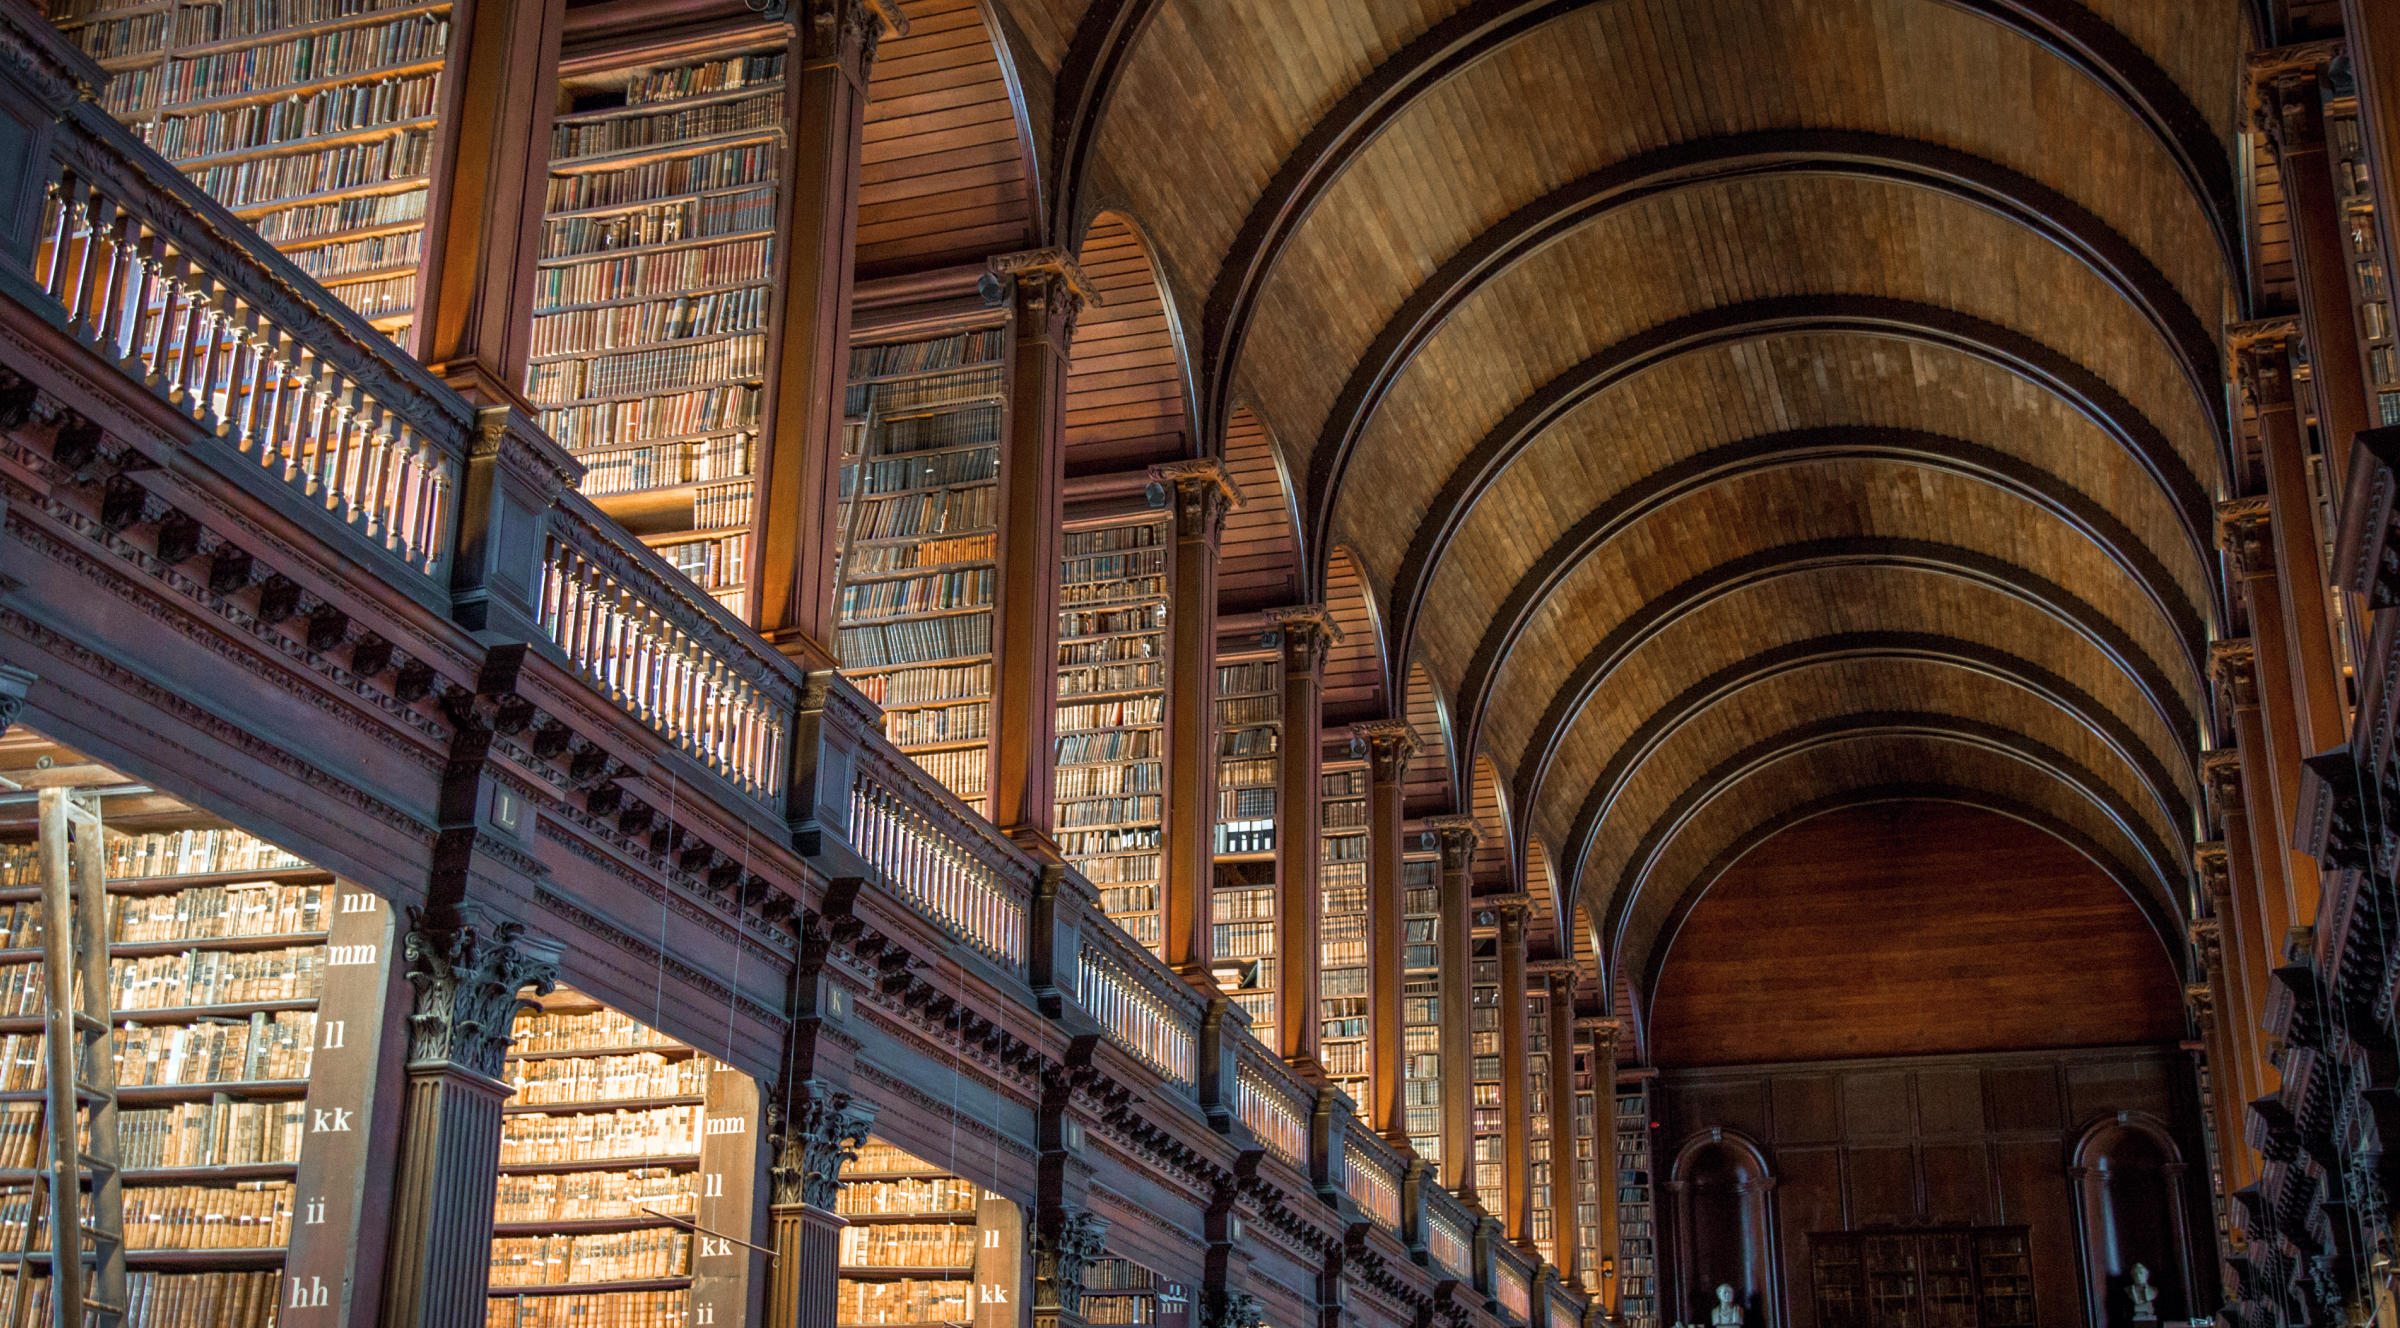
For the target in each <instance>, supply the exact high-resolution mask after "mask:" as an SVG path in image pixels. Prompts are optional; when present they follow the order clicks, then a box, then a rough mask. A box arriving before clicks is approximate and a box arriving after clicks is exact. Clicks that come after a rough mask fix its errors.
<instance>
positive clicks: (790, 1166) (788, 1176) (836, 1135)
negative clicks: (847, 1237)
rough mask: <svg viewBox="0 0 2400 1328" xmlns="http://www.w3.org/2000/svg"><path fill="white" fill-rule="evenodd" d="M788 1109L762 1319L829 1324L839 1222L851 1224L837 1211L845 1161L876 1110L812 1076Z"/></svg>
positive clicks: (834, 1313) (810, 1327)
mask: <svg viewBox="0 0 2400 1328" xmlns="http://www.w3.org/2000/svg"><path fill="white" fill-rule="evenodd" d="M785 1111H786V1112H788V1115H784V1116H783V1119H782V1120H781V1121H780V1122H779V1124H780V1126H781V1128H780V1129H779V1130H778V1131H777V1132H776V1133H775V1136H774V1138H773V1140H772V1141H771V1142H772V1146H773V1148H774V1150H775V1162H774V1168H773V1173H772V1174H773V1177H774V1186H775V1193H774V1204H773V1206H772V1208H771V1210H770V1211H771V1212H772V1213H773V1216H774V1230H775V1262H774V1263H773V1264H772V1265H771V1270H770V1271H769V1273H768V1275H767V1319H766V1321H767V1322H768V1323H771V1324H774V1325H776V1326H777V1328H833V1325H834V1324H835V1323H837V1322H839V1320H840V1314H839V1312H838V1311H839V1309H840V1299H839V1297H838V1295H837V1294H836V1288H835V1278H834V1269H835V1268H836V1267H837V1266H838V1264H839V1255H840V1253H841V1241H842V1228H844V1227H846V1226H848V1225H850V1224H849V1223H848V1222H847V1221H845V1220H843V1219H842V1218H841V1217H840V1216H839V1215H838V1214H836V1213H835V1212H834V1206H835V1203H836V1201H837V1200H838V1199H839V1198H840V1197H841V1192H842V1186H841V1175H842V1164H843V1163H844V1162H847V1161H849V1160H850V1159H852V1158H854V1157H857V1156H858V1146H859V1145H860V1144H862V1143H864V1142H866V1138H867V1131H869V1130H871V1129H873V1128H874V1126H875V1113H876V1109H875V1107H874V1106H873V1105H871V1104H868V1103H863V1102H859V1101H857V1100H855V1099H853V1098H852V1097H851V1096H850V1095H849V1094H848V1093H844V1092H841V1091H840V1090H838V1089H836V1088H835V1087H834V1086H833V1085H832V1084H829V1083H827V1082H825V1081H824V1080H822V1079H810V1080H807V1081H805V1082H803V1083H802V1084H801V1086H800V1091H799V1093H798V1095H797V1097H796V1099H795V1100H794V1101H793V1102H792V1104H791V1105H790V1106H789V1107H788V1108H786V1109H785ZM779 1114H782V1113H779Z"/></svg>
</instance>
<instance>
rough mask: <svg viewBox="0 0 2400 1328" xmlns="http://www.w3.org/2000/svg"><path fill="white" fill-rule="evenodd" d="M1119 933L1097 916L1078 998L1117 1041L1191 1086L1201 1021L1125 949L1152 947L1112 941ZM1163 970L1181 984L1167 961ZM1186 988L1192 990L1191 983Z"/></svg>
mask: <svg viewBox="0 0 2400 1328" xmlns="http://www.w3.org/2000/svg"><path fill="white" fill-rule="evenodd" d="M1120 935H1122V933H1120V932H1117V931H1116V929H1115V927H1114V926H1113V925H1111V924H1109V923H1107V922H1106V921H1098V922H1097V925H1095V926H1093V927H1092V928H1091V929H1090V930H1088V931H1086V932H1085V933H1084V936H1083V952H1082V955H1081V957H1080V960H1079V962H1078V964H1077V971H1076V989H1075V1002H1076V1004H1078V1005H1081V1006H1082V1007H1083V1010H1084V1013H1086V1014H1088V1015H1090V1016H1091V1017H1092V1018H1093V1019H1094V1020H1095V1021H1096V1022H1098V1023H1099V1025H1100V1027H1101V1028H1103V1029H1106V1030H1107V1032H1108V1035H1109V1037H1110V1038H1112V1039H1114V1040H1115V1042H1116V1043H1117V1045H1119V1046H1121V1047H1123V1048H1124V1049H1125V1050H1127V1051H1129V1052H1131V1053H1133V1055H1134V1057H1135V1058H1136V1059H1138V1060H1140V1061H1141V1062H1142V1063H1144V1064H1146V1065H1148V1066H1149V1067H1150V1068H1151V1069H1153V1070H1156V1071H1158V1072H1159V1074H1160V1075H1162V1076H1164V1077H1165V1078H1166V1079H1168V1080H1169V1081H1171V1082H1173V1083H1175V1084H1177V1085H1179V1086H1181V1087H1182V1088H1183V1089H1185V1090H1186V1091H1189V1090H1190V1089H1191V1088H1192V1087H1193V1085H1194V1082H1195V1071H1196V1069H1197V1066H1196V1060H1197V1055H1198V1053H1197V1050H1196V1040H1197V1035H1198V1032H1199V1021H1198V1020H1197V1019H1196V1018H1194V1017H1193V1016H1192V1013H1191V1012H1190V1011H1189V1010H1181V1009H1178V1008H1177V1007H1178V1005H1179V1004H1181V1002H1178V1001H1176V1000H1175V999H1174V993H1173V992H1171V991H1168V990H1165V989H1163V988H1162V986H1161V984H1160V983H1159V982H1158V981H1157V980H1156V975H1155V974H1149V973H1145V972H1144V971H1143V969H1142V967H1141V966H1140V964H1139V963H1138V962H1137V961H1132V960H1130V958H1129V956H1128V954H1127V951H1132V952H1135V953H1140V954H1144V955H1147V954H1148V951H1145V950H1141V949H1140V947H1138V946H1135V945H1133V944H1132V942H1131V941H1127V942H1126V943H1125V944H1123V945H1121V946H1112V945H1110V944H1109V943H1108V942H1109V941H1110V940H1111V939H1112V938H1114V937H1115V936H1120ZM1153 962H1155V961H1153ZM1159 971H1160V972H1162V973H1165V974H1166V980H1167V981H1169V982H1173V983H1174V984H1175V985H1176V986H1178V987H1181V986H1183V983H1182V981H1181V980H1180V979H1178V978H1176V977H1175V975H1174V974H1173V973H1171V972H1167V971H1166V970H1165V968H1164V966H1161V967H1160V970H1159ZM1184 990H1185V991H1186V992H1187V993H1188V992H1189V991H1190V988H1188V987H1186V988H1185V989H1184Z"/></svg>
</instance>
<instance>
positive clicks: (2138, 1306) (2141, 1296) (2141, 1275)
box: [2125, 1263, 2158, 1323]
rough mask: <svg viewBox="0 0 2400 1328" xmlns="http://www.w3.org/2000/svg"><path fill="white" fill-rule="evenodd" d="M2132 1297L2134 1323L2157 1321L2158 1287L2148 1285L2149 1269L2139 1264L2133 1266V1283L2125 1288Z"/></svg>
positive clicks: (2126, 1292)
mask: <svg viewBox="0 0 2400 1328" xmlns="http://www.w3.org/2000/svg"><path fill="white" fill-rule="evenodd" d="M2125 1294H2126V1295H2128V1296H2131V1297H2132V1298H2133V1321H2134V1322H2135V1323H2156V1322H2158V1288H2157V1287H2154V1286H2152V1285H2150V1270H2149V1269H2148V1268H2145V1267H2143V1266H2142V1265H2140V1264H2138V1263H2137V1264H2135V1265H2134V1266H2133V1284H2132V1285H2131V1286H2128V1287H2126V1288H2125Z"/></svg>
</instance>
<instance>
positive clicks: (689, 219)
mask: <svg viewBox="0 0 2400 1328" xmlns="http://www.w3.org/2000/svg"><path fill="white" fill-rule="evenodd" d="M784 58H785V52H784V51H783V50H782V49H781V48H780V47H777V48H769V49H737V50H732V51H728V52H725V53H722V54H718V55H714V56H711V57H709V58H707V59H701V60H691V59H686V60H684V61H681V62H678V63H667V64H657V63H653V64H641V65H633V66H628V67H620V68H614V69H609V70H605V71H598V72H577V73H576V74H574V75H571V76H569V77H566V78H563V79H562V80H561V81H560V88H559V106H558V114H557V117H556V120H555V122H554V124H553V126H552V128H551V131H550V182H549V194H548V199H547V209H548V215H547V217H546V219H545V220H544V222H543V225H542V243H541V255H542V256H541V259H540V268H539V276H538V285H537V288H536V293H535V304H534V309H535V312H534V320H533V341H532V351H533V353H532V359H531V362H530V363H529V364H528V366H527V368H526V374H525V395H526V397H527V398H528V399H529V400H531V401H532V402H533V403H534V404H535V405H537V406H539V407H541V421H542V427H543V428H544V429H545V430H547V431H548V432H549V434H550V436H551V437H553V438H555V439H557V440H558V441H559V442H560V443H561V444H563V445H564V446H565V447H566V448H567V449H568V450H569V451H571V452H573V453H574V454H575V456H576V458H577V459H578V460H580V461H582V462H583V464H584V466H585V468H586V469H585V474H584V481H583V490H584V492H585V493H587V494H589V495H591V496H592V497H593V498H595V499H596V500H597V501H598V502H599V503H600V505H601V506H602V507H603V508H605V509H606V510H608V511H609V512H610V513H611V514H612V515H614V516H616V517H617V518H618V519H619V520H621V521H623V522H624V523H625V524H626V526H627V527H628V528H629V529H631V530H633V531H634V532H636V533H637V534H639V535H640V536H641V538H642V539H643V541H644V542H645V543H647V544H649V545H651V546H652V547H653V548H655V549H657V550H658V552H659V553H660V554H661V555H662V556H664V557H665V558H666V559H667V561H669V562H671V563H674V564H675V565H676V566H677V567H678V568H680V569H681V570H682V571H683V572H684V573H685V574H686V575H688V576H690V577H691V578H692V579H693V580H694V581H695V582H697V583H698V584H699V585H700V586H701V587H702V588H703V589H705V590H707V591H708V592H709V594H711V595H712V596H714V597H716V599H717V600H719V601H720V602H722V603H723V604H725V606H726V607H728V608H730V609H732V610H733V611H734V612H735V613H742V612H744V611H745V610H746V608H747V604H746V600H745V596H746V587H745V585H744V575H745V573H744V566H745V562H746V560H747V558H748V552H749V539H750V533H751V525H752V515H753V513H752V507H753V501H752V498H753V489H752V486H753V484H754V482H755V481H754V478H753V476H754V467H755V464H756V460H757V453H758V447H757V441H758V439H757V429H758V423H759V418H760V410H761V407H762V403H763V400H764V395H765V383H766V378H765V374H766V358H767V320H768V317H769V313H770V311H771V309H772V307H773V303H774V300H773V294H772V286H771V282H772V280H773V277H774V273H775V264H776V257H777V255H776V244H777V237H776V234H775V227H776V217H777V211H778V207H777V204H778V197H777V195H778V188H779V180H778V178H777V177H778V174H779V172H780V170H781V163H782V161H783V159H784V156H785V141H784V140H785V133H786V130H785V126H784V121H785V117H786V108H785V95H784V69H783V65H784Z"/></svg>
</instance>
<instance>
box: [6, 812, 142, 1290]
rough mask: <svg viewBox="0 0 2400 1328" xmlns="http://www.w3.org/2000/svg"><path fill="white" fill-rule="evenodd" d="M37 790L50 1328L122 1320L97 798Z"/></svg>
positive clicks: (32, 1217) (120, 1211) (119, 1195)
mask: <svg viewBox="0 0 2400 1328" xmlns="http://www.w3.org/2000/svg"><path fill="white" fill-rule="evenodd" d="M40 801H41V820H40V828H39V834H40V842H41V860H42V924H43V925H42V981H43V1012H42V1052H43V1055H44V1056H45V1057H46V1058H47V1061H48V1064H47V1065H46V1066H45V1067H44V1068H45V1069H46V1070H47V1071H48V1075H47V1079H48V1093H49V1102H48V1111H47V1113H46V1115H45V1117H44V1121H43V1124H44V1127H45V1128H44V1131H43V1133H44V1134H46V1135H47V1136H48V1139H49V1149H50V1158H49V1165H48V1166H47V1167H46V1168H45V1169H44V1170H43V1171H42V1172H41V1179H40V1182H39V1184H37V1186H36V1191H35V1196H34V1200H35V1211H34V1212H32V1213H29V1214H28V1215H27V1219H28V1221H29V1222H37V1221H39V1220H40V1219H41V1211H40V1210H41V1209H42V1208H43V1207H47V1209H48V1211H49V1216H50V1223H49V1228H50V1324H51V1328H121V1325H122V1324H123V1323H124V1320H125V1203H124V1178H123V1175H122V1173H121V1172H120V1170H119V1165H118V1164H119V1159H120V1156H121V1155H120V1153H119V1151H118V1140H117V1069H116V1057H115V1046H114V1044H113V1041H112V1039H111V1038H110V1036H109V1022H110V1018H111V1015H112V1012H111V1010H110V1008H109V971H108V890H107V884H106V870H105V868H106V856H107V850H106V845H105V843H104V841H103V840H102V838H101V834H100V800H99V799H98V798H97V797H94V796H91V795H88V794H83V793H78V792H76V791H75V790H73V789H43V790H42V791H41V800H40ZM44 1201H46V1203H45V1202H44ZM70 1217H72V1218H74V1219H75V1220H68V1219H69V1218H70Z"/></svg>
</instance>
